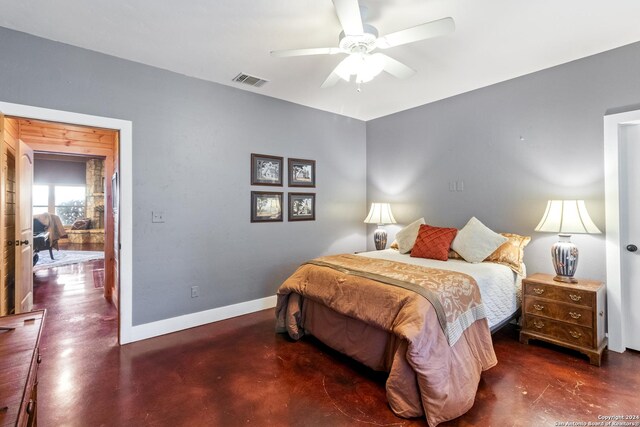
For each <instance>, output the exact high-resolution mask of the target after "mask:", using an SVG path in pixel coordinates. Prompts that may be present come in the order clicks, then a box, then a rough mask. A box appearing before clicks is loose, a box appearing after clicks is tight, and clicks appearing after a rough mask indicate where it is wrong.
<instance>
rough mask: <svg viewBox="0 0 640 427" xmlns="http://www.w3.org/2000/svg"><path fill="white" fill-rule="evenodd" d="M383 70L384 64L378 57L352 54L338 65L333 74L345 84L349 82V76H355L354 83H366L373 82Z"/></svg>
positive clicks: (366, 54)
mask: <svg viewBox="0 0 640 427" xmlns="http://www.w3.org/2000/svg"><path fill="white" fill-rule="evenodd" d="M383 69H384V63H383V61H382V60H381V58H380V57H379V56H376V55H370V54H368V53H352V54H351V55H349V56H348V57H346V58H345V59H344V60H343V61H342V62H341V63H340V64H338V66H337V67H336V69H335V73H336V74H337V75H338V76H340V78H341V79H343V80H344V81H347V82H348V81H350V80H351V76H356V83H366V82H370V81H371V80H373V78H374V77H375V76H377V75H378V74H380V73H381V72H382V70H383Z"/></svg>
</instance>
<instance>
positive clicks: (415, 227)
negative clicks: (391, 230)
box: [396, 218, 425, 254]
mask: <svg viewBox="0 0 640 427" xmlns="http://www.w3.org/2000/svg"><path fill="white" fill-rule="evenodd" d="M424 223H425V222H424V218H420V219H417V220H415V221H413V222H412V223H411V224H409V225H407V226H406V227H405V228H403V229H402V230H400V231H398V232H397V233H396V242H397V243H398V251H400V253H401V254H407V253H409V252H411V248H413V244H414V243H415V241H416V237H418V231H419V230H420V225H422V224H424Z"/></svg>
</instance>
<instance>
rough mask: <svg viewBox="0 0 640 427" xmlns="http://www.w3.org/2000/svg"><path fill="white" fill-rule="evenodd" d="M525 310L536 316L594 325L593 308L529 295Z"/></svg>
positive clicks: (588, 325)
mask: <svg viewBox="0 0 640 427" xmlns="http://www.w3.org/2000/svg"><path fill="white" fill-rule="evenodd" d="M524 310H525V312H526V313H528V314H533V315H536V316H543V317H546V318H549V319H556V320H563V321H565V322H569V323H573V324H576V325H581V326H586V327H589V328H591V327H593V310H592V309H591V308H586V307H579V306H576V305H573V304H564V303H561V302H555V301H551V300H545V299H541V298H533V297H531V296H527V298H525V303H524Z"/></svg>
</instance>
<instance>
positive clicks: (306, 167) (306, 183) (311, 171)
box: [289, 159, 316, 188]
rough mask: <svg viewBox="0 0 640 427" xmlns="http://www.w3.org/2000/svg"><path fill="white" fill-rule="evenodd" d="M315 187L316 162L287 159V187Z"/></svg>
mask: <svg viewBox="0 0 640 427" xmlns="http://www.w3.org/2000/svg"><path fill="white" fill-rule="evenodd" d="M315 186H316V161H315V160H307V159H289V187H309V188H315Z"/></svg>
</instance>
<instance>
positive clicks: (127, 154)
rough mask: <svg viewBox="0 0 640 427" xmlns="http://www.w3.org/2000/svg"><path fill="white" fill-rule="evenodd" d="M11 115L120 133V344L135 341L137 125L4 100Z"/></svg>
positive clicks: (1, 107) (1, 105) (4, 109)
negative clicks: (134, 176)
mask: <svg viewBox="0 0 640 427" xmlns="http://www.w3.org/2000/svg"><path fill="white" fill-rule="evenodd" d="M0 111H1V112H2V113H4V114H5V115H8V116H17V117H23V118H25V119H34V120H44V121H50V122H62V123H69V124H73V125H81V126H91V127H99V128H106V129H113V130H117V131H119V132H120V138H119V141H120V152H119V156H120V210H119V217H120V244H121V249H120V264H119V267H120V298H119V303H118V305H119V307H118V317H119V322H118V324H119V331H118V338H119V342H120V344H127V343H130V342H132V341H134V339H133V307H132V303H133V179H132V176H133V123H132V122H131V121H128V120H121V119H114V118H109V117H101V116H92V115H88V114H81V113H73V112H69V111H61V110H52V109H48V108H40V107H33V106H29V105H22V104H12V103H8V102H1V101H0Z"/></svg>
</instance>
